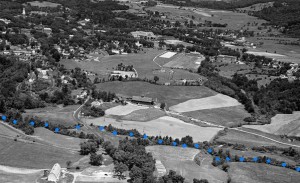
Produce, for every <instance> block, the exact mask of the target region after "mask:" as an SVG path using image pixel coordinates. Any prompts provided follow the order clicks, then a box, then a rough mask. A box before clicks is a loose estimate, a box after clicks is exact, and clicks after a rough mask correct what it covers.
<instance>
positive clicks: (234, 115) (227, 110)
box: [183, 105, 251, 127]
mask: <svg viewBox="0 0 300 183" xmlns="http://www.w3.org/2000/svg"><path fill="white" fill-rule="evenodd" d="M183 114H184V115H186V116H190V117H193V118H196V119H200V120H204V121H208V122H211V123H213V124H217V125H222V126H227V127H232V126H239V124H243V120H244V118H245V117H249V116H251V115H250V114H249V113H248V112H247V111H246V110H245V109H244V106H242V105H238V106H231V107H222V108H216V109H203V110H198V111H191V112H185V113H183Z"/></svg>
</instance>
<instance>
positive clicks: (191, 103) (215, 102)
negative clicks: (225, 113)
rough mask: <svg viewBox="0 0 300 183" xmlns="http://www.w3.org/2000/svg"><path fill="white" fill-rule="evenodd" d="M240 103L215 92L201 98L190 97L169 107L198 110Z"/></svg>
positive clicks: (187, 110)
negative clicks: (212, 94)
mask: <svg viewBox="0 0 300 183" xmlns="http://www.w3.org/2000/svg"><path fill="white" fill-rule="evenodd" d="M238 105H242V104H240V103H239V102H238V101H237V100H236V99H234V98H231V97H229V96H227V95H223V94H217V95H214V96H210V97H206V98H201V99H191V100H188V101H186V102H182V103H180V104H177V105H174V106H171V107H170V110H172V111H176V112H191V111H199V110H203V109H215V108H221V107H231V106H238Z"/></svg>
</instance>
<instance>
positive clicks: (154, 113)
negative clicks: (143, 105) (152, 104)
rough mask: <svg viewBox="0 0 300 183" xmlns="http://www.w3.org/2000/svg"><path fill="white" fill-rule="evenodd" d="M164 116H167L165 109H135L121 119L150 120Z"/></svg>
mask: <svg viewBox="0 0 300 183" xmlns="http://www.w3.org/2000/svg"><path fill="white" fill-rule="evenodd" d="M163 116H166V113H165V112H164V111H162V110H160V109H155V108H148V109H140V110H136V111H133V112H131V113H130V114H128V115H125V116H122V118H121V119H122V120H128V121H150V120H153V119H157V118H160V117H163Z"/></svg>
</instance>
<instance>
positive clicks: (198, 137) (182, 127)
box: [86, 116, 221, 142]
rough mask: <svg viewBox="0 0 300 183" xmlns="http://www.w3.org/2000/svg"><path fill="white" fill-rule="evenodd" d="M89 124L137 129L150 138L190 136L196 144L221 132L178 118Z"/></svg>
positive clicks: (102, 121) (100, 119)
mask: <svg viewBox="0 0 300 183" xmlns="http://www.w3.org/2000/svg"><path fill="white" fill-rule="evenodd" d="M86 122H87V123H88V124H91V123H93V124H94V125H102V126H105V125H106V126H108V125H109V124H111V125H112V126H114V127H117V128H121V129H127V130H131V129H136V130H138V131H139V132H140V133H146V134H147V135H149V136H157V135H161V136H171V137H173V138H179V139H181V138H182V137H185V136H187V135H190V136H192V137H193V139H194V142H198V141H199V142H203V141H210V140H212V138H213V137H214V136H215V135H216V134H217V133H218V132H219V131H220V130H221V128H214V127H200V126H197V125H194V124H189V123H185V122H183V121H181V120H179V119H177V118H173V117H169V116H164V117H160V118H157V119H154V120H151V121H147V122H139V121H125V120H116V119H113V118H107V117H105V119H104V117H101V118H94V119H87V120H86Z"/></svg>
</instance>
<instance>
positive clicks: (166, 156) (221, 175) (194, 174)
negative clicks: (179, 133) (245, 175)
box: [146, 146, 227, 183]
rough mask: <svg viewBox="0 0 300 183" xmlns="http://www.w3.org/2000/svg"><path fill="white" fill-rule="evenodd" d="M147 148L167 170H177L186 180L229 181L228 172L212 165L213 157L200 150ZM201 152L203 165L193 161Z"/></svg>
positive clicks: (217, 182) (169, 147) (165, 147)
mask: <svg viewBox="0 0 300 183" xmlns="http://www.w3.org/2000/svg"><path fill="white" fill-rule="evenodd" d="M146 150H147V151H148V152H151V153H152V154H153V156H154V158H155V159H158V160H160V161H161V162H162V163H163V165H164V166H165V168H166V169H167V171H169V170H175V171H176V172H177V173H178V174H180V175H182V176H183V177H184V178H185V181H186V182H192V180H193V179H194V178H197V179H207V180H208V181H209V182H214V183H221V182H226V181H227V174H226V173H225V172H223V171H222V170H220V169H218V168H216V167H213V166H212V165H211V162H212V157H211V156H210V155H207V154H205V153H202V152H200V151H199V150H196V149H191V148H186V149H183V148H178V147H171V146H148V147H146ZM199 152H200V155H201V158H202V160H203V161H202V164H201V166H199V165H197V164H196V163H195V162H194V161H193V159H194V157H195V155H196V154H197V153H199Z"/></svg>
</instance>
